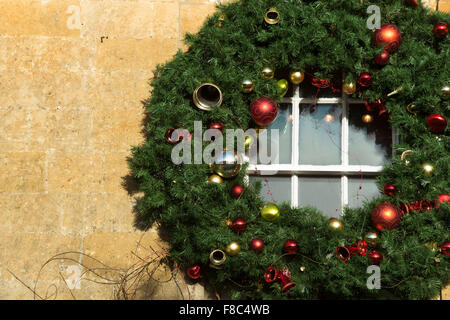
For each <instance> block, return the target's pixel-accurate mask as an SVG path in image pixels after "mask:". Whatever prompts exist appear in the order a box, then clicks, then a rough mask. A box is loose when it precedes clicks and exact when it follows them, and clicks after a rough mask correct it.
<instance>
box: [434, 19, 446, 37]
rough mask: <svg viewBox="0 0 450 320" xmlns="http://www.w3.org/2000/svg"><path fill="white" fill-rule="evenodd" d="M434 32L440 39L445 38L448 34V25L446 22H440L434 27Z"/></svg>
mask: <svg viewBox="0 0 450 320" xmlns="http://www.w3.org/2000/svg"><path fill="white" fill-rule="evenodd" d="M433 33H434V35H435V36H436V38H438V39H443V38H445V37H446V36H447V34H448V25H447V23H445V22H438V23H436V24H435V26H434V28H433Z"/></svg>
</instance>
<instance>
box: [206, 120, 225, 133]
mask: <svg viewBox="0 0 450 320" xmlns="http://www.w3.org/2000/svg"><path fill="white" fill-rule="evenodd" d="M208 129H217V130H220V131H223V124H221V123H220V122H211V123H210V124H209V128H208Z"/></svg>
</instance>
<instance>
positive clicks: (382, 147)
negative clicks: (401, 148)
mask: <svg viewBox="0 0 450 320" xmlns="http://www.w3.org/2000/svg"><path fill="white" fill-rule="evenodd" d="M365 114H370V113H369V112H367V110H366V107H365V106H364V105H363V104H352V105H350V111H349V148H348V151H349V163H350V164H353V165H360V164H361V165H372V166H380V165H384V164H386V163H389V161H390V158H391V155H392V129H391V128H390V125H389V122H388V121H387V120H386V119H383V118H380V117H379V116H378V115H377V114H371V116H372V118H373V120H372V121H371V122H370V123H365V122H363V120H362V116H363V115H365Z"/></svg>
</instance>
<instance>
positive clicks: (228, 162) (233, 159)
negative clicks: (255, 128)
mask: <svg viewBox="0 0 450 320" xmlns="http://www.w3.org/2000/svg"><path fill="white" fill-rule="evenodd" d="M241 168H242V160H241V158H240V157H239V156H238V154H237V153H236V152H233V151H230V150H223V151H222V152H221V153H220V154H219V156H218V157H217V158H216V160H215V161H214V164H213V170H214V172H215V173H217V174H218V175H219V176H221V177H222V178H225V179H228V178H233V177H235V176H237V175H238V174H239V172H240V171H241Z"/></svg>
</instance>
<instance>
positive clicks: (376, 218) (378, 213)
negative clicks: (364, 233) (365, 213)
mask: <svg viewBox="0 0 450 320" xmlns="http://www.w3.org/2000/svg"><path fill="white" fill-rule="evenodd" d="M401 217H402V214H401V212H400V210H398V209H397V207H396V206H394V205H393V204H392V203H389V202H383V203H380V204H379V205H377V206H376V207H375V208H374V209H373V210H372V213H371V219H372V223H373V226H374V227H375V228H377V229H378V230H383V229H387V230H391V229H394V228H396V227H397V226H398V225H399V223H400V220H401Z"/></svg>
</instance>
